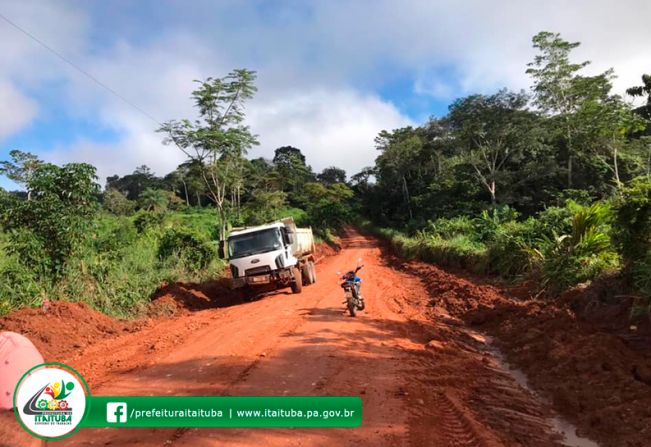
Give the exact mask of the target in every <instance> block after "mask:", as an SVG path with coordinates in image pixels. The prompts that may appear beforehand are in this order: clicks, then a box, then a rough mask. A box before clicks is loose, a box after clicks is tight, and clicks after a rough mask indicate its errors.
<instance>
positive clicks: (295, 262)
mask: <svg viewBox="0 0 651 447" xmlns="http://www.w3.org/2000/svg"><path fill="white" fill-rule="evenodd" d="M222 247H223V249H222V250H221V251H222V253H221V254H222V255H225V254H226V253H225V251H226V248H227V249H228V262H229V265H230V268H231V274H232V277H233V280H232V286H233V288H241V287H248V288H254V287H263V286H267V287H268V286H269V285H272V286H275V287H276V288H278V287H288V286H289V287H291V288H292V292H294V293H301V291H302V288H303V284H305V285H309V284H313V283H314V282H316V267H315V262H314V236H313V234H312V229H311V228H297V227H296V225H295V224H294V220H293V219H292V218H286V219H282V220H279V221H276V222H272V223H269V224H265V225H259V226H255V227H249V228H237V229H234V230H233V231H232V232H231V233H230V235H229V236H228V239H227V243H226V244H222Z"/></svg>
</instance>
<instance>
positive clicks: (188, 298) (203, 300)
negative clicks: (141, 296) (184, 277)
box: [149, 278, 241, 316]
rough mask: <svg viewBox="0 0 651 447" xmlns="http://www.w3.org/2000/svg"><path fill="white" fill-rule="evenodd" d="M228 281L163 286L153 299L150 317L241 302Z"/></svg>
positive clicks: (221, 279) (217, 280)
mask: <svg viewBox="0 0 651 447" xmlns="http://www.w3.org/2000/svg"><path fill="white" fill-rule="evenodd" d="M228 281H229V280H228V279H227V278H219V279H215V280H211V281H207V282H205V283H201V284H196V283H181V282H179V283H173V284H169V285H166V286H163V287H161V288H160V289H158V291H157V292H156V293H155V294H154V296H153V297H152V303H151V306H150V309H149V315H150V316H169V315H173V314H175V313H177V312H190V311H198V310H205V309H210V308H213V307H228V306H232V305H233V304H236V303H238V302H241V297H240V296H239V295H238V293H237V291H234V290H232V289H231V288H230V287H229V284H228Z"/></svg>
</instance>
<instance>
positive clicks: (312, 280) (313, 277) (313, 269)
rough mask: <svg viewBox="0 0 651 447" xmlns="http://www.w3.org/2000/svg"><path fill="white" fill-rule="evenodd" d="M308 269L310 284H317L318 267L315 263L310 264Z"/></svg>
mask: <svg viewBox="0 0 651 447" xmlns="http://www.w3.org/2000/svg"><path fill="white" fill-rule="evenodd" d="M307 268H308V271H309V274H310V284H314V283H315V282H316V265H315V264H314V261H310V262H308V263H307Z"/></svg>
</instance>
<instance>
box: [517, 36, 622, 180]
mask: <svg viewBox="0 0 651 447" xmlns="http://www.w3.org/2000/svg"><path fill="white" fill-rule="evenodd" d="M579 45H580V43H579V42H568V41H566V40H564V39H562V38H561V36H560V34H559V33H551V32H547V31H542V32H540V33H538V34H536V35H535V36H534V37H533V46H534V48H536V49H537V50H538V51H539V54H538V55H536V56H535V57H534V60H533V62H531V63H529V64H528V66H529V69H527V73H528V74H529V75H531V77H532V78H533V80H534V85H533V92H534V102H535V104H536V105H537V106H538V107H539V108H540V109H541V110H542V111H543V112H545V113H547V114H548V115H551V116H555V117H557V118H558V119H559V120H560V130H561V133H562V135H563V138H564V140H565V146H566V152H567V154H566V166H567V185H566V186H567V187H568V188H572V186H573V176H574V166H573V164H574V160H575V158H576V151H577V147H576V145H575V141H574V139H575V136H576V133H577V131H578V128H579V127H580V123H577V122H576V120H575V119H574V118H575V117H576V112H577V111H578V110H579V109H580V108H581V107H582V106H583V105H584V104H585V102H586V101H590V100H594V99H595V98H598V97H603V96H605V95H607V94H608V92H609V91H610V88H611V85H610V79H611V77H612V70H608V71H606V72H604V73H602V74H599V75H597V76H588V77H585V76H581V75H579V72H580V71H581V69H583V68H584V67H586V66H587V65H589V64H590V62H589V61H583V62H580V63H572V62H571V61H570V53H571V52H572V50H574V49H575V48H577V47H578V46H579Z"/></svg>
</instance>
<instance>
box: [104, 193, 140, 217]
mask: <svg viewBox="0 0 651 447" xmlns="http://www.w3.org/2000/svg"><path fill="white" fill-rule="evenodd" d="M103 203H104V207H105V208H106V209H107V210H109V211H110V212H112V213H113V214H116V215H118V216H127V215H130V214H131V213H133V210H135V208H136V202H134V201H133V200H129V199H127V197H126V196H125V195H124V194H122V193H121V192H120V191H118V190H117V189H109V190H107V191H105V192H104V194H103Z"/></svg>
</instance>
